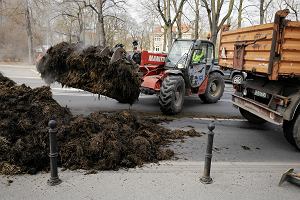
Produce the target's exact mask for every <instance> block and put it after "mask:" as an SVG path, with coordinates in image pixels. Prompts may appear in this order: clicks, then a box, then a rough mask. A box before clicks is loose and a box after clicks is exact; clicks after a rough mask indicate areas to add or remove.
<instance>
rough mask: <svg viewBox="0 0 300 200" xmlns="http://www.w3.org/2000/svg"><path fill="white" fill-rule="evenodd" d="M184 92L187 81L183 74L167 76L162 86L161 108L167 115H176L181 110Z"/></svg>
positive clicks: (160, 95)
mask: <svg viewBox="0 0 300 200" xmlns="http://www.w3.org/2000/svg"><path fill="white" fill-rule="evenodd" d="M184 94H185V83H184V80H183V78H182V76H172V75H170V76H168V77H166V78H165V79H164V81H163V82H162V86H161V88H160V94H159V104H160V110H161V111H162V112H163V113H164V114H166V115H175V114H177V113H179V112H181V110H182V105H183V101H184Z"/></svg>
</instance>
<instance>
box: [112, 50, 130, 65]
mask: <svg viewBox="0 0 300 200" xmlns="http://www.w3.org/2000/svg"><path fill="white" fill-rule="evenodd" d="M123 58H126V51H125V50H124V49H123V48H117V49H116V50H115V51H114V53H113V55H112V57H111V59H110V62H109V63H110V64H113V63H115V62H117V61H119V60H120V59H123Z"/></svg>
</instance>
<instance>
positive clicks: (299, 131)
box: [283, 114, 300, 150]
mask: <svg viewBox="0 0 300 200" xmlns="http://www.w3.org/2000/svg"><path fill="white" fill-rule="evenodd" d="M283 134H284V137H285V139H286V140H287V141H288V143H290V144H291V145H293V146H295V147H296V148H297V149H298V150H300V114H298V116H297V117H295V119H293V120H292V121H284V122H283Z"/></svg>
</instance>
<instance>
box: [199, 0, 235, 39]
mask: <svg viewBox="0 0 300 200" xmlns="http://www.w3.org/2000/svg"><path fill="white" fill-rule="evenodd" d="M201 1H202V3H203V4H204V7H205V8H206V11H207V15H208V19H209V26H210V31H211V41H212V42H213V43H214V44H216V41H217V36H218V33H219V31H220V30H221V27H222V26H223V25H224V23H225V21H226V20H227V19H228V18H229V16H230V15H231V12H232V9H233V4H234V0H230V1H229V3H228V10H227V12H226V14H225V16H224V17H223V18H222V19H221V21H220V15H221V10H222V7H223V5H224V0H217V1H215V0H211V2H208V0H201Z"/></svg>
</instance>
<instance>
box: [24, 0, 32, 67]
mask: <svg viewBox="0 0 300 200" xmlns="http://www.w3.org/2000/svg"><path fill="white" fill-rule="evenodd" d="M25 19H26V30H27V40H28V62H29V63H32V60H33V35H32V25H31V10H30V4H29V1H28V0H26V5H25Z"/></svg>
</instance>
